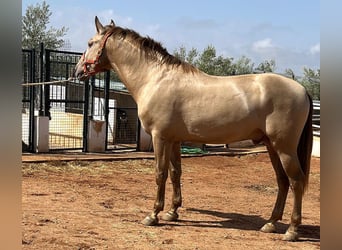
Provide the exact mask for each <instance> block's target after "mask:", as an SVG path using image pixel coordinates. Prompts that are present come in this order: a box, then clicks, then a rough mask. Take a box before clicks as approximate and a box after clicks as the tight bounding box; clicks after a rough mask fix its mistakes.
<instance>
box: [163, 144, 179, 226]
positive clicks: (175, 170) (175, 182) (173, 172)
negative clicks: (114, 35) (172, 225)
mask: <svg viewBox="0 0 342 250" xmlns="http://www.w3.org/2000/svg"><path fill="white" fill-rule="evenodd" d="M171 163H172V164H170V165H169V170H170V177H171V181H172V186H173V194H172V204H171V208H170V210H169V211H168V212H167V213H166V214H164V215H163V216H162V219H163V220H166V221H175V220H177V219H178V214H177V209H178V208H179V207H180V206H181V205H182V194H181V183H180V178H181V174H182V169H181V152H180V143H179V142H175V143H174V144H173V146H172V152H171Z"/></svg>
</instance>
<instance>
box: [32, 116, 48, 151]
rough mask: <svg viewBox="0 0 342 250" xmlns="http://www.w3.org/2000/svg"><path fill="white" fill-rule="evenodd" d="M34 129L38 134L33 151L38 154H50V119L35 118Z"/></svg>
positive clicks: (45, 117) (43, 117) (44, 117)
mask: <svg viewBox="0 0 342 250" xmlns="http://www.w3.org/2000/svg"><path fill="white" fill-rule="evenodd" d="M34 129H35V131H37V133H36V136H35V138H34V141H33V150H34V151H35V152H36V153H47V152H49V117H47V116H35V117H34Z"/></svg>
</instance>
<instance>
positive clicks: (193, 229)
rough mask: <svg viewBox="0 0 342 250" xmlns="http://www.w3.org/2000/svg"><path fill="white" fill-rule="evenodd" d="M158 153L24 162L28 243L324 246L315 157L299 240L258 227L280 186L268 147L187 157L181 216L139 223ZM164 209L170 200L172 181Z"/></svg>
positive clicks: (148, 205)
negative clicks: (154, 156) (138, 157)
mask: <svg viewBox="0 0 342 250" xmlns="http://www.w3.org/2000/svg"><path fill="white" fill-rule="evenodd" d="M153 163H154V162H153V160H129V161H94V162H87V161H78V162H75V161H72V162H62V161H60V162H50V163H35V164H34V163H23V178H22V211H23V214H22V228H23V236H22V247H23V249H79V250H81V249H82V250H85V249H319V248H320V159H319V158H313V159H312V167H311V176H310V185H309V190H308V192H307V193H306V195H305V197H304V202H303V225H302V226H301V227H300V240H299V241H298V242H284V241H282V240H281V238H282V234H283V233H284V232H285V230H286V228H287V224H288V223H289V220H290V214H291V210H292V203H293V202H292V193H291V192H290V194H289V197H288V201H287V206H286V208H285V213H284V218H283V221H281V222H279V223H278V232H277V233H273V234H265V233H261V232H259V229H260V227H262V225H263V224H264V223H265V222H266V220H267V219H268V218H269V216H270V214H271V211H272V208H273V205H274V202H275V198H276V193H277V185H276V180H275V175H274V172H273V169H272V166H271V163H270V160H269V158H268V155H267V154H264V153H262V154H253V155H247V156H241V157H228V156H206V157H195V158H185V159H183V175H182V192H183V207H182V208H180V209H179V214H180V218H179V221H177V222H164V221H160V222H161V223H160V225H159V226H156V227H145V226H143V225H142V224H141V223H140V222H141V220H142V219H143V218H144V217H145V216H146V215H147V214H148V213H149V212H150V211H151V209H152V207H153V202H154V198H155V190H156V185H155V180H154V164H153ZM167 183H168V184H167V190H166V209H168V207H169V206H170V198H171V184H170V181H169V180H168V182H167Z"/></svg>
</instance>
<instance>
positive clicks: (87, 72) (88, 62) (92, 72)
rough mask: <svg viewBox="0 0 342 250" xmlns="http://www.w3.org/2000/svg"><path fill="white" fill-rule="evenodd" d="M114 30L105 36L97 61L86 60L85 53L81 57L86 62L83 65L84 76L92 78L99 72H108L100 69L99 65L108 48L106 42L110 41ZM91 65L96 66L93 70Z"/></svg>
mask: <svg viewBox="0 0 342 250" xmlns="http://www.w3.org/2000/svg"><path fill="white" fill-rule="evenodd" d="M113 32H114V30H113V29H111V30H109V31H107V33H106V34H105V35H104V37H103V39H102V41H101V44H100V50H99V51H98V52H97V55H96V57H95V59H87V60H85V53H86V52H84V53H83V55H82V57H81V60H83V61H84V65H83V71H84V74H85V75H87V76H92V75H95V74H96V73H99V72H103V71H106V70H104V69H100V68H99V67H98V65H99V62H100V57H101V55H102V52H103V50H104V48H105V46H106V42H107V40H108V38H109V37H110V36H111V35H112V34H113ZM91 64H94V65H95V66H94V67H93V69H91V68H90V67H89V66H90V65H91Z"/></svg>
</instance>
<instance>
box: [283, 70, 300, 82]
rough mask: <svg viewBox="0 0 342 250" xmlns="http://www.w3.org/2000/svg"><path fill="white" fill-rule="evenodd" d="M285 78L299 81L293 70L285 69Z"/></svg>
mask: <svg viewBox="0 0 342 250" xmlns="http://www.w3.org/2000/svg"><path fill="white" fill-rule="evenodd" d="M284 74H285V76H287V77H288V78H291V79H293V80H295V81H297V80H298V79H297V77H296V75H295V73H294V72H293V70H292V69H285V73H284Z"/></svg>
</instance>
